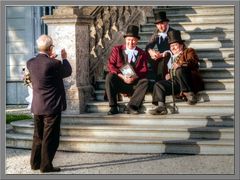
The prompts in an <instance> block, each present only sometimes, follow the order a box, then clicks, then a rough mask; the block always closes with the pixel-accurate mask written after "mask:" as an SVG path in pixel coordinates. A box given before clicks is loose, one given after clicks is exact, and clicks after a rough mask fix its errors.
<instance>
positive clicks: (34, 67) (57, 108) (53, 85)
mask: <svg viewBox="0 0 240 180" xmlns="http://www.w3.org/2000/svg"><path fill="white" fill-rule="evenodd" d="M27 68H28V70H29V73H30V77H31V81H32V87H33V100H32V106H31V112H32V113H33V114H34V115H49V114H58V113H61V111H64V110H65V109H66V95H65V89H64V84H63V78H65V77H68V76H70V75H71V73H72V68H71V65H70V64H69V62H68V60H66V59H65V60H63V62H62V63H61V61H59V60H56V59H51V58H49V57H48V56H47V55H45V54H38V55H37V56H36V57H34V58H32V59H30V60H28V61H27Z"/></svg>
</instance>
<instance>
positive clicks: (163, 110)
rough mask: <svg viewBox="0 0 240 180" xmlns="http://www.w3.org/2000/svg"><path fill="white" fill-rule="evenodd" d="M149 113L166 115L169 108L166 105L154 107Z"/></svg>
mask: <svg viewBox="0 0 240 180" xmlns="http://www.w3.org/2000/svg"><path fill="white" fill-rule="evenodd" d="M148 112H149V114H152V115H165V114H167V113H168V112H167V108H166V107H165V106H158V107H156V108H154V109H150V110H149V111H148Z"/></svg>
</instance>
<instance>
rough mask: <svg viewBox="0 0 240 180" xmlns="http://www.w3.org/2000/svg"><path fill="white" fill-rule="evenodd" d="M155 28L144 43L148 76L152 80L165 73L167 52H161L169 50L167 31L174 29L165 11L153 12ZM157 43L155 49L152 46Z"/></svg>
mask: <svg viewBox="0 0 240 180" xmlns="http://www.w3.org/2000/svg"><path fill="white" fill-rule="evenodd" d="M154 18H155V23H154V24H156V30H155V32H154V34H153V35H152V37H151V39H150V41H149V43H148V44H147V45H146V49H145V50H146V52H147V53H148V55H149V58H148V64H149V73H148V78H149V79H152V80H156V81H158V80H161V79H164V77H165V75H166V73H167V65H166V64H167V61H168V59H169V54H166V53H163V52H164V51H166V50H169V44H168V37H167V33H168V32H170V31H172V30H174V29H173V28H171V27H170V26H169V19H168V18H167V16H166V12H164V11H163V12H161V11H160V12H158V13H156V14H154ZM156 45H157V50H155V49H154V47H155V46H156Z"/></svg>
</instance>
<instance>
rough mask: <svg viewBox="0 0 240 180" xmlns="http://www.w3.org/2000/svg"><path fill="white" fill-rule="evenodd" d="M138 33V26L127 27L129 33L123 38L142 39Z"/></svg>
mask: <svg viewBox="0 0 240 180" xmlns="http://www.w3.org/2000/svg"><path fill="white" fill-rule="evenodd" d="M138 31H139V28H138V26H135V25H129V26H128V27H127V32H126V34H125V35H124V36H123V37H124V38H125V37H136V38H138V39H140V36H139V35H138Z"/></svg>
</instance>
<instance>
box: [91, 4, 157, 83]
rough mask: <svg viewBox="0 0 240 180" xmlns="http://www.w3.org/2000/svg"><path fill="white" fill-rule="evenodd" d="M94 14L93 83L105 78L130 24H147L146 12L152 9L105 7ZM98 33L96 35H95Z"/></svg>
mask: <svg viewBox="0 0 240 180" xmlns="http://www.w3.org/2000/svg"><path fill="white" fill-rule="evenodd" d="M98 8H99V9H97V10H96V11H95V12H96V14H93V16H94V17H95V20H94V22H93V23H92V24H91V28H90V76H91V78H90V79H92V83H94V82H93V81H95V80H96V79H102V78H104V74H105V73H104V72H105V71H107V67H106V63H107V59H108V56H109V54H110V52H111V49H112V47H113V46H114V45H117V44H121V43H123V42H124V39H123V34H124V32H125V30H126V28H127V26H128V25H129V24H135V25H140V24H142V23H144V22H145V14H146V13H147V12H145V11H151V12H152V9H151V7H150V8H147V7H139V6H103V7H101V8H100V7H98ZM95 32H96V34H95Z"/></svg>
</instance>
